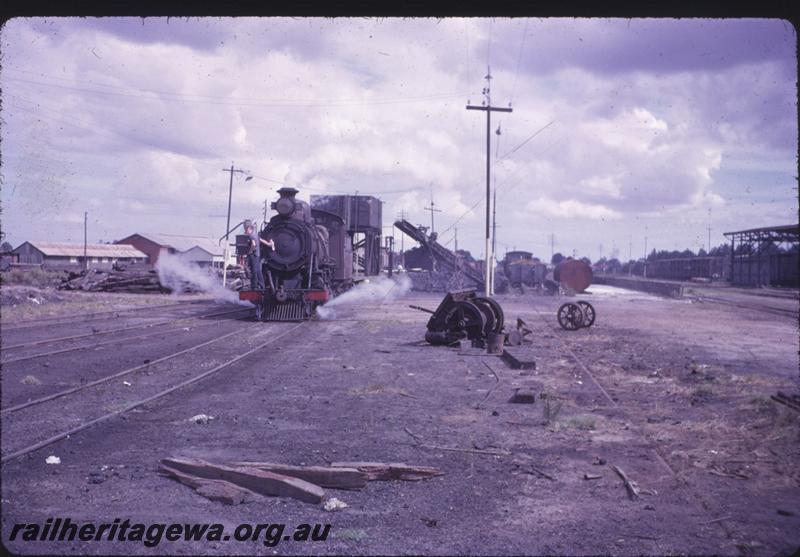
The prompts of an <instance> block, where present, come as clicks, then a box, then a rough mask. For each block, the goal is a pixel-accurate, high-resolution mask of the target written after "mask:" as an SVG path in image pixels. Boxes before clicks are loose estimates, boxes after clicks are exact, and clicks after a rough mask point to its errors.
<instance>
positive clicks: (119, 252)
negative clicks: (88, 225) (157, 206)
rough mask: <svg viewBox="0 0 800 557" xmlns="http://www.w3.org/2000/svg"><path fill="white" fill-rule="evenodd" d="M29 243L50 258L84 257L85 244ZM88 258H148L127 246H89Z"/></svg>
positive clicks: (34, 241)
mask: <svg viewBox="0 0 800 557" xmlns="http://www.w3.org/2000/svg"><path fill="white" fill-rule="evenodd" d="M27 243H28V244H30V245H31V246H33V247H34V248H36V249H38V250H39V251H41V252H42V253H43V254H44V255H46V256H49V257H83V244H71V243H65V242H40V241H37V240H33V241H28V242H27ZM20 247H21V246H20ZM17 249H19V248H17ZM15 251H16V250H15ZM86 256H87V257H113V258H138V259H144V258H146V257H147V255H145V254H144V253H142V252H141V251H139V250H138V249H136V248H134V247H133V246H129V245H127V244H87V245H86Z"/></svg>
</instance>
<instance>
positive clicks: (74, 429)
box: [0, 322, 305, 463]
mask: <svg viewBox="0 0 800 557" xmlns="http://www.w3.org/2000/svg"><path fill="white" fill-rule="evenodd" d="M303 325H305V322H303V323H299V324H294V323H293V324H291V325H289V324H285V323H281V324H275V326H273V327H269V328H267V329H262V330H261V331H260V334H258V335H255V336H254V335H252V334H248V335H247V336H246V337H245V338H246V339H248V342H250V343H251V344H254V346H251V347H248V349H247V350H245V351H244V352H242V351H241V347H240V346H239V345H233V346H227V347H223V349H221V350H219V349H217V350H211V351H210V352H211V353H210V354H208V355H207V358H203V357H202V354H203V351H202V350H203V349H208V348H209V347H211V346H212V345H213V344H214V343H217V342H219V341H220V340H223V339H225V338H228V337H230V336H232V335H235V334H237V333H241V332H243V331H245V330H249V331H252V328H251V327H247V326H246V327H242V328H240V329H237V330H235V331H233V332H231V333H228V334H227V335H223V336H221V337H218V338H215V339H212V340H210V341H206V342H203V343H200V344H198V345H195V346H192V347H190V348H188V349H184V350H181V351H178V352H175V353H173V354H170V355H168V356H165V357H163V358H160V359H158V360H154V361H152V362H149V363H148V364H144V365H140V366H136V367H133V368H129V369H125V370H122V371H120V372H117V373H114V374H111V375H109V376H106V377H103V378H101V379H98V380H96V381H93V382H91V383H87V384H85V385H80V386H76V387H72V388H70V389H66V390H64V391H60V392H58V393H53V394H51V395H48V396H46V397H41V398H40V399H37V400H33V401H29V402H26V403H23V404H18V405H16V406H13V407H9V408H6V409H3V410H2V414H3V441H4V445H5V442H7V441H8V440H10V439H17V440H19V439H25V440H27V439H29V438H35V439H38V440H37V441H35V442H33V443H32V444H29V445H24V446H18V447H14V448H11V449H8V450H4V451H3V455H2V457H1V458H0V463H5V462H8V461H9V460H12V459H16V458H19V457H22V456H24V455H27V454H30V453H32V452H34V451H37V450H39V449H41V448H44V447H46V446H48V445H51V444H53V443H56V442H58V441H61V440H63V439H66V438H69V437H71V436H73V435H75V434H77V433H79V432H82V431H85V430H86V429H88V428H90V427H92V426H94V425H96V424H99V423H102V422H105V421H107V420H110V419H112V418H114V417H116V416H119V415H121V414H124V413H126V412H130V411H131V410H134V409H136V408H139V407H141V406H143V405H145V404H148V403H150V402H153V401H155V400H158V399H160V398H162V397H165V396H167V395H169V394H171V393H173V392H175V391H177V390H179V389H182V388H185V387H187V386H189V385H192V384H194V383H197V382H199V381H202V380H203V379H205V378H207V377H209V376H211V375H213V374H215V373H218V372H219V371H221V370H223V369H227V368H230V367H231V366H233V365H234V364H236V363H238V362H240V361H241V360H243V359H245V358H247V357H248V356H250V355H252V354H255V353H257V352H258V351H260V350H262V349H263V348H265V347H267V346H268V345H270V344H272V343H274V342H276V341H278V340H279V339H281V338H283V337H285V336H287V335H290V334H291V333H293V332H294V331H296V330H297V329H298V328H300V327H302V326H303ZM265 337H266V338H265ZM190 352H196V353H197V354H198V355H199V356H200V359H201V360H202V361H203V362H213V361H214V359H213V358H219V353H220V352H225V355H224V357H223V358H222V359H223V360H224V361H221V362H220V363H218V364H217V365H214V366H213V367H211V369H207V370H205V371H202V372H201V373H198V374H194V373H191V372H187V370H186V369H185V367H184V366H180V365H178V366H175V367H173V368H172V369H169V368H168V369H159V370H158V373H153V371H154V370H153V368H154V367H159V368H160V367H162V366H163V365H164V364H165V363H166V362H168V361H171V360H174V359H175V358H177V357H179V356H183V355H186V354H188V353H190ZM191 367H192V369H195V367H202V366H191ZM140 371H147V372H150V374H149V375H148V374H145V375H144V377H141V379H143V380H142V381H141V382H140V383H141V386H142V388H141V389H140V390H141V391H143V392H142V393H140V394H138V395H137V397H138V400H135V401H133V402H128V400H129V399H130V394H131V387H132V386H133V384H132V383H128V384H126V383H127V382H117V383H112V382H113V381H114V380H115V379H120V378H121V377H124V376H130V375H131V374H133V373H136V372H140ZM137 386H138V385H137ZM78 394H80V395H82V396H80V397H78V396H76V395H78ZM109 398H111V399H116V400H119V401H120V402H119V403H118V404H116V405H114V404H112V405H111V407H109V405H108V400H109ZM65 399H67V400H65ZM56 401H58V405H59V406H58V410H57V411H55V415H57V416H59V417H61V418H62V419H61V420H60V422H58V421H57V426H56V428H55V429H57V430H56V431H53V429H54V428H53V427H52V420H49V421H48V419H47V418H46V416H47V412H41V411H40V410H39V409H38V408H37V409H36V410H37V412H36V414H33V413H32V412H33V410H32V409H33V407H38V406H39V405H41V404H46V403H48V402H53V403H55V402H56ZM104 404H105V406H104ZM98 407H99V411H100V412H102V413H100V415H96V413H97V411H98ZM87 409H90V410H91V409H93V410H95V415H94V416H87V415H86V410H87ZM41 416H45V418H41ZM37 417H38V418H39V419H38V420H37V419H36V418H37ZM65 423H67V424H74V425H71V427H66V428H63V427H62V428H61V429H60V431H59V430H58V426H61V425H63V424H65ZM48 429H49V430H50V431H47V430H48ZM26 442H27V441H26ZM3 448H4V449H5V446H4V447H3Z"/></svg>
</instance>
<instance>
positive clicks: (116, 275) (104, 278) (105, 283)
mask: <svg viewBox="0 0 800 557" xmlns="http://www.w3.org/2000/svg"><path fill="white" fill-rule="evenodd" d="M58 289H59V290H84V291H87V292H172V289H171V288H168V287H166V286H163V285H162V284H161V283H160V282H159V280H158V274H157V273H156V272H155V271H153V270H125V271H104V270H100V269H91V270H89V271H83V272H81V273H70V274H69V276H68V277H67V279H66V280H65V281H64V282H62V283H61V284H60V285H58Z"/></svg>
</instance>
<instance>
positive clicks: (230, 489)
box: [159, 464, 256, 505]
mask: <svg viewBox="0 0 800 557" xmlns="http://www.w3.org/2000/svg"><path fill="white" fill-rule="evenodd" d="M159 472H161V473H162V474H163V475H165V476H169V477H171V478H174V479H176V480H178V481H179V482H180V483H182V484H184V485H188V486H189V487H192V488H194V489H195V490H196V491H197V493H199V494H200V495H202V496H203V497H206V498H208V499H211V500H212V501H220V502H222V503H225V504H226V505H238V504H240V503H243V502H245V501H247V500H251V499H253V498H254V497H255V496H256V494H255V493H253V492H252V491H250V490H249V489H245V488H243V487H239V486H238V485H234V484H232V483H230V482H226V481H225V480H209V479H206V478H200V477H198V476H192V475H190V474H184V473H183V472H180V471H178V470H175V469H174V468H170V467H169V466H166V465H164V464H161V466H160V467H159Z"/></svg>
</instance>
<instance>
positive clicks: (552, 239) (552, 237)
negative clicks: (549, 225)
mask: <svg viewBox="0 0 800 557" xmlns="http://www.w3.org/2000/svg"><path fill="white" fill-rule="evenodd" d="M555 243H556V235H555V234H554V233H553V232H551V233H550V261H552V260H553V256H554V255H555V254H556V251H555Z"/></svg>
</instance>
